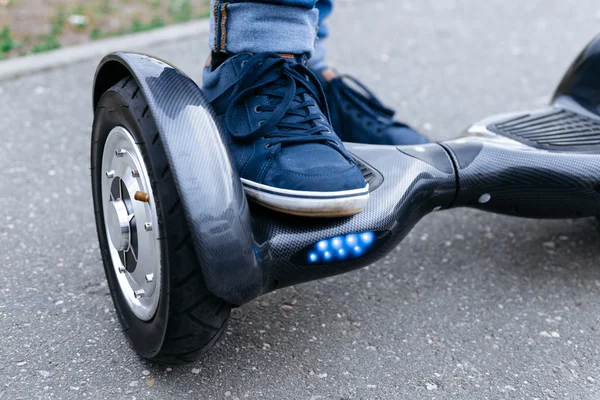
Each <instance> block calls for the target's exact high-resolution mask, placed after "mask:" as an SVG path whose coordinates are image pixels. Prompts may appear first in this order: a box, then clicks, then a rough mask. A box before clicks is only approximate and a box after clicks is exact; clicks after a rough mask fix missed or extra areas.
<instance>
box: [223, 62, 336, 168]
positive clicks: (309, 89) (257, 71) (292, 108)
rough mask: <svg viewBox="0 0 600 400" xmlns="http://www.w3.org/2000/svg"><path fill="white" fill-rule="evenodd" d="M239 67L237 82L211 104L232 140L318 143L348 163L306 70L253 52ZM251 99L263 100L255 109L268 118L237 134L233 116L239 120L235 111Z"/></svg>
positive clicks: (314, 81) (322, 98)
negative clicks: (337, 152)
mask: <svg viewBox="0 0 600 400" xmlns="http://www.w3.org/2000/svg"><path fill="white" fill-rule="evenodd" d="M243 68H244V71H243V73H242V74H241V75H240V77H239V78H238V79H237V80H236V81H235V82H233V83H232V84H231V85H230V86H229V88H228V89H226V90H225V91H224V92H223V93H222V94H221V95H219V96H218V97H217V98H216V99H215V100H214V101H213V107H214V108H215V111H216V112H217V114H223V113H224V114H225V127H226V128H227V130H228V131H229V132H230V133H231V135H232V136H233V137H234V138H235V139H236V140H239V141H242V142H253V141H254V140H257V139H259V138H261V137H262V138H264V139H271V140H270V141H269V144H270V145H271V146H274V145H276V144H282V145H283V144H300V143H323V144H327V145H329V146H331V147H333V148H335V149H336V150H338V151H339V152H340V153H341V154H342V155H343V156H344V157H346V158H348V156H347V155H346V154H345V153H344V151H343V150H342V147H341V140H340V139H339V138H338V137H337V136H336V135H335V134H333V133H332V130H333V128H332V127H331V125H330V124H329V122H328V120H329V111H328V109H327V102H326V100H325V94H324V93H323V89H322V88H321V85H320V83H319V81H318V79H317V78H316V77H315V75H314V74H313V73H312V72H311V71H310V70H309V69H308V68H307V67H305V66H304V65H302V64H300V63H297V64H295V63H290V62H288V61H286V59H285V58H283V57H281V56H280V55H278V54H276V53H258V54H255V55H253V56H252V57H251V58H249V59H248V60H247V61H246V63H245V65H244V66H243ZM253 95H259V96H266V97H268V99H269V101H268V102H267V103H266V104H261V105H260V112H270V113H271V114H270V116H269V117H268V118H267V119H265V120H264V121H261V122H262V123H261V124H259V126H258V127H257V128H255V129H251V130H250V131H248V130H243V131H242V132H241V131H240V130H237V129H235V125H236V123H235V122H236V121H235V120H236V117H237V118H239V113H236V112H235V110H236V108H237V107H239V106H240V105H242V106H243V105H244V103H245V100H246V99H248V98H249V97H251V96H253ZM305 95H308V96H305ZM313 106H318V107H319V109H320V110H322V112H323V114H324V115H325V117H326V118H327V119H324V118H323V116H322V115H321V114H319V113H315V112H312V113H311V112H310V109H309V107H313ZM316 121H319V123H316ZM238 126H239V124H238Z"/></svg>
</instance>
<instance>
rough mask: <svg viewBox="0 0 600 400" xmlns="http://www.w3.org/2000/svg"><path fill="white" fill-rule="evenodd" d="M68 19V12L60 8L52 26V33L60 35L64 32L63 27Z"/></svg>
mask: <svg viewBox="0 0 600 400" xmlns="http://www.w3.org/2000/svg"><path fill="white" fill-rule="evenodd" d="M66 21H67V14H66V13H65V10H62V9H61V10H60V11H59V12H58V15H57V16H56V17H55V18H54V21H52V27H51V28H50V35H52V36H58V35H61V34H62V33H63V29H64V28H65V22H66Z"/></svg>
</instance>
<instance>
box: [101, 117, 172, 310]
mask: <svg viewBox="0 0 600 400" xmlns="http://www.w3.org/2000/svg"><path fill="white" fill-rule="evenodd" d="M102 169H103V171H104V175H105V176H103V179H102V208H103V213H104V226H105V229H106V235H107V239H108V243H107V244H108V251H109V253H110V259H111V261H112V265H113V268H114V272H115V275H116V278H117V281H118V283H119V288H120V290H121V293H122V295H123V298H124V299H125V301H126V302H127V305H128V306H129V308H130V309H131V311H132V312H133V313H134V314H135V315H136V317H138V318H139V319H141V320H143V321H148V320H150V319H152V317H153V316H154V314H155V313H156V310H157V308H158V302H159V298H160V292H161V275H162V269H161V246H160V243H161V242H160V236H159V232H158V230H155V229H154V227H155V226H159V224H158V216H157V211H156V203H155V201H154V194H153V191H152V186H151V184H150V176H149V174H148V169H147V168H146V165H145V163H144V157H143V155H142V153H141V150H140V148H139V146H138V145H137V144H136V142H135V139H134V138H133V136H132V135H131V133H130V132H129V131H127V130H126V129H125V128H123V127H115V128H114V129H112V130H111V131H110V133H109V134H108V137H107V138H106V143H105V145H104V151H103V155H102Z"/></svg>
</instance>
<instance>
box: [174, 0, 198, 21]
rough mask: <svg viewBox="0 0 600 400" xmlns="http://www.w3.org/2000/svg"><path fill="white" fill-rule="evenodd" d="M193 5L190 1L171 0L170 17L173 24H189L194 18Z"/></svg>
mask: <svg viewBox="0 0 600 400" xmlns="http://www.w3.org/2000/svg"><path fill="white" fill-rule="evenodd" d="M192 12H193V10H192V3H191V2H190V0H171V2H170V3H169V15H170V16H171V19H172V20H173V22H187V21H189V20H190V19H191V18H192Z"/></svg>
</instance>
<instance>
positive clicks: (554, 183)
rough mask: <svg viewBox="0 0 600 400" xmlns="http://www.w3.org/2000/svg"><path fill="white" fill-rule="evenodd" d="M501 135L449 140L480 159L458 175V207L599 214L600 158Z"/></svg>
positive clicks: (524, 212)
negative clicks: (526, 143) (533, 145)
mask: <svg viewBox="0 0 600 400" xmlns="http://www.w3.org/2000/svg"><path fill="white" fill-rule="evenodd" d="M511 142H512V141H509V140H506V139H504V138H502V137H497V139H494V138H493V137H487V138H481V137H468V138H462V139H457V140H453V141H448V142H444V143H443V145H444V146H445V147H447V148H448V149H450V151H452V152H453V154H454V157H455V162H456V165H459V164H460V163H459V160H458V159H457V158H456V154H457V152H456V151H455V149H457V148H460V149H461V151H462V153H463V154H464V153H465V148H468V147H473V151H474V152H477V157H476V158H475V159H473V161H472V162H471V163H469V164H468V165H467V166H466V167H465V168H462V169H460V170H459V171H458V181H459V194H458V198H457V202H456V204H455V205H456V206H468V207H474V208H478V209H482V210H486V211H492V212H497V213H502V214H509V215H516V216H521V217H530V218H574V217H591V216H596V215H600V155H598V154H578V153H568V152H561V153H559V152H550V151H544V150H537V149H534V148H531V147H528V146H524V145H522V144H520V143H517V142H512V145H511Z"/></svg>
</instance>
